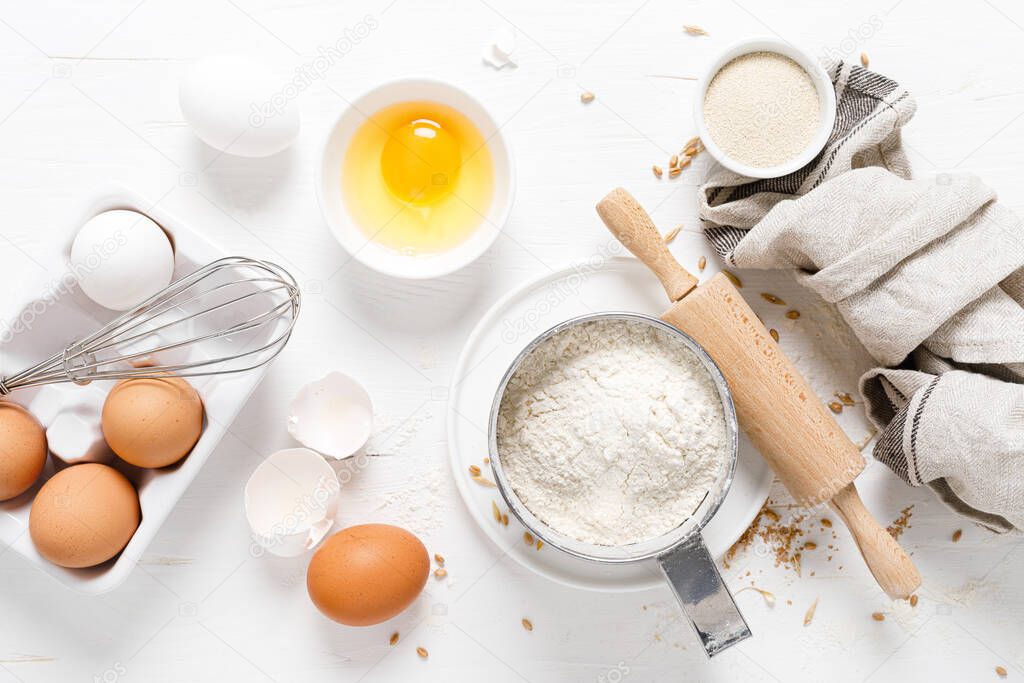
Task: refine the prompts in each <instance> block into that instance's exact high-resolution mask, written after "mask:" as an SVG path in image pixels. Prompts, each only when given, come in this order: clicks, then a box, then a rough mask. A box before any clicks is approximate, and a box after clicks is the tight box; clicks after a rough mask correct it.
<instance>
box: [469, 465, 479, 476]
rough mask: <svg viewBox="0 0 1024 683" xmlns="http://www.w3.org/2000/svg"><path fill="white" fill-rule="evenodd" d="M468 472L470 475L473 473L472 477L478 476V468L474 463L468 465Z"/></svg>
mask: <svg viewBox="0 0 1024 683" xmlns="http://www.w3.org/2000/svg"><path fill="white" fill-rule="evenodd" d="M469 473H470V474H471V475H473V476H474V477H479V476H480V468H479V467H477V466H476V465H470V466H469Z"/></svg>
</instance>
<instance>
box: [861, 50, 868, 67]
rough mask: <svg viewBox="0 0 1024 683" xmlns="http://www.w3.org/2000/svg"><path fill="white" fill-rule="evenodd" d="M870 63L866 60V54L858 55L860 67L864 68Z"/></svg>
mask: <svg viewBox="0 0 1024 683" xmlns="http://www.w3.org/2000/svg"><path fill="white" fill-rule="evenodd" d="M870 61H871V60H869V59H868V53H867V52H861V53H860V63H861V64H862V65H864V66H865V67H866V66H867V65H868V64H869V63H870Z"/></svg>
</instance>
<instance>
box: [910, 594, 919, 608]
mask: <svg viewBox="0 0 1024 683" xmlns="http://www.w3.org/2000/svg"><path fill="white" fill-rule="evenodd" d="M917 600H918V598H917V593H914V594H913V595H911V596H910V606H911V607H917Z"/></svg>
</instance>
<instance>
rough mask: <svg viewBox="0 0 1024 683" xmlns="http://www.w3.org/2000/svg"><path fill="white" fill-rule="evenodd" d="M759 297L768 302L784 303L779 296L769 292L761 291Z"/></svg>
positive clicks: (781, 304) (779, 304) (780, 304)
mask: <svg viewBox="0 0 1024 683" xmlns="http://www.w3.org/2000/svg"><path fill="white" fill-rule="evenodd" d="M761 298H762V299H764V300H765V301H767V302H768V303H770V304H775V305H777V306H785V305H786V302H785V301H783V300H782V299H780V298H779V297H777V296H775V295H774V294H769V293H768V292H761Z"/></svg>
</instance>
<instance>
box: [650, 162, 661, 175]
mask: <svg viewBox="0 0 1024 683" xmlns="http://www.w3.org/2000/svg"><path fill="white" fill-rule="evenodd" d="M651 170H652V171H653V172H654V175H656V176H657V177H659V178H660V177H661V173H662V171H661V166H658V165H657V164H655V165H654V166H651Z"/></svg>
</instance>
